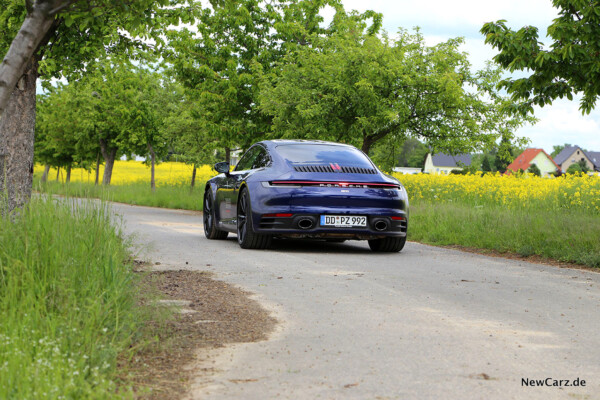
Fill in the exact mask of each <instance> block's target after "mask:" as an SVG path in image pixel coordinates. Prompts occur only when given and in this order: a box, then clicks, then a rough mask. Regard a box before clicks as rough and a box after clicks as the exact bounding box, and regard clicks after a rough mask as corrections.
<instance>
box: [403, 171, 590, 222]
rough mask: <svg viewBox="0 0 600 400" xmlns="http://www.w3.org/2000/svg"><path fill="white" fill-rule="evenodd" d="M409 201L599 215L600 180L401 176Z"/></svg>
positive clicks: (497, 175) (578, 177) (586, 178)
mask: <svg viewBox="0 0 600 400" xmlns="http://www.w3.org/2000/svg"><path fill="white" fill-rule="evenodd" d="M395 176H396V177H397V178H398V179H399V180H400V181H401V182H402V183H403V184H404V186H405V187H406V190H407V192H408V196H409V199H410V200H412V201H419V200H426V201H433V202H461V203H464V202H468V203H470V204H473V205H475V206H478V205H481V206H483V205H500V206H504V207H507V208H530V207H531V208H534V209H536V208H537V209H542V208H543V209H551V210H561V209H571V210H581V211H585V212H590V211H591V212H592V213H600V177H598V176H592V177H590V176H586V175H566V176H563V177H560V178H539V177H536V176H533V175H530V174H527V175H525V176H516V175H509V176H504V175H501V174H499V173H496V174H491V173H488V174H486V175H484V176H483V177H482V176H480V175H428V174H418V175H402V174H395Z"/></svg>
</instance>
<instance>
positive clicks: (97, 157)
mask: <svg viewBox="0 0 600 400" xmlns="http://www.w3.org/2000/svg"><path fill="white" fill-rule="evenodd" d="M99 176H100V152H98V154H97V155H96V180H95V181H94V185H96V186H98V177H99Z"/></svg>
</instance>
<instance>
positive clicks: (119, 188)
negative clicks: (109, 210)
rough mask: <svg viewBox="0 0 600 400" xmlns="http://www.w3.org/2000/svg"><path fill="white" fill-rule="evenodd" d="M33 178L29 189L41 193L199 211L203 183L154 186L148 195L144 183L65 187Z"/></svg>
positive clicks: (91, 184)
mask: <svg viewBox="0 0 600 400" xmlns="http://www.w3.org/2000/svg"><path fill="white" fill-rule="evenodd" d="M35 178H36V179H35V180H34V186H33V187H34V189H36V190H38V191H39V192H41V193H47V194H58V195H63V196H70V197H85V198H95V199H102V200H105V201H116V202H119V203H127V204H133V205H139V206H149V207H161V208H174V209H182V210H195V211H201V210H202V199H203V196H204V182H198V183H197V185H196V186H195V187H194V188H193V189H191V188H190V186H189V185H184V184H176V185H163V186H158V187H157V188H156V191H155V192H152V190H151V189H150V184H149V183H146V182H132V183H127V184H122V185H110V186H103V185H97V186H96V185H94V183H93V182H92V183H86V182H71V183H67V184H65V183H60V182H55V181H48V182H46V183H41V182H39V180H38V179H37V176H36V177H35Z"/></svg>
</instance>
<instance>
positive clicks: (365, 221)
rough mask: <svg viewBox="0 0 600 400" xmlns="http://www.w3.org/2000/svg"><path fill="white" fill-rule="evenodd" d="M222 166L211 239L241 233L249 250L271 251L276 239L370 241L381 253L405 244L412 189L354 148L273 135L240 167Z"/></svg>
mask: <svg viewBox="0 0 600 400" xmlns="http://www.w3.org/2000/svg"><path fill="white" fill-rule="evenodd" d="M215 169H216V170H217V172H220V174H219V175H217V176H215V177H214V178H212V179H210V180H209V181H208V182H207V183H206V190H205V192H204V217H203V218H204V233H205V235H206V237H207V238H208V239H225V238H226V237H227V235H228V233H229V232H231V233H236V234H237V238H238V242H239V244H240V246H241V247H242V248H244V249H264V248H266V247H268V246H269V245H270V244H271V241H272V239H273V237H287V238H318V239H326V240H329V241H335V242H342V241H344V240H347V239H352V240H368V241H369V246H370V247H371V249H372V250H373V251H381V252H397V251H400V250H402V248H403V247H404V243H405V242H406V230H407V226H408V196H407V194H406V190H405V189H404V187H403V186H402V184H401V183H400V182H399V181H398V180H396V179H395V178H392V177H390V176H388V175H385V174H383V173H382V172H381V171H379V170H378V169H377V167H376V166H375V165H374V164H373V162H372V161H371V160H370V159H369V157H367V156H366V155H365V154H364V153H363V152H362V151H360V150H358V149H356V148H355V147H353V146H349V145H345V144H340V143H332V142H324V141H306V140H267V141H263V142H259V143H256V144H254V145H253V146H252V147H250V148H249V149H248V151H246V153H245V154H244V155H243V156H242V158H241V159H240V161H239V162H238V164H237V165H236V167H235V169H234V170H233V171H230V167H229V164H228V163H226V162H225V163H217V164H215Z"/></svg>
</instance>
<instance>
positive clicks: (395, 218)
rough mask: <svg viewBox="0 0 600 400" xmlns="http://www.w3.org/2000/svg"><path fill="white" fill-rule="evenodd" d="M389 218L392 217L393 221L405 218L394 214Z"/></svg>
mask: <svg viewBox="0 0 600 400" xmlns="http://www.w3.org/2000/svg"><path fill="white" fill-rule="evenodd" d="M390 218H392V219H393V220H394V221H404V220H405V219H406V218H404V217H397V216H395V215H393V216H391V217H390Z"/></svg>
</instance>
